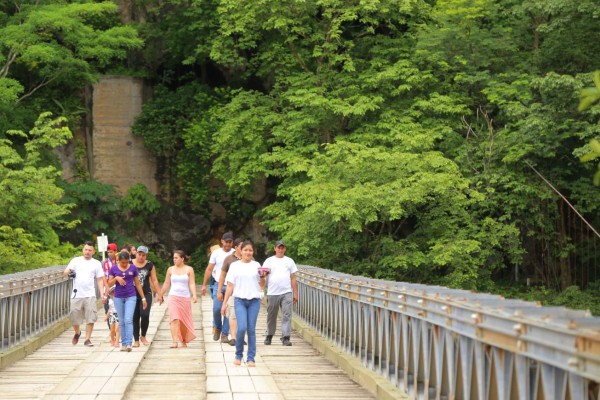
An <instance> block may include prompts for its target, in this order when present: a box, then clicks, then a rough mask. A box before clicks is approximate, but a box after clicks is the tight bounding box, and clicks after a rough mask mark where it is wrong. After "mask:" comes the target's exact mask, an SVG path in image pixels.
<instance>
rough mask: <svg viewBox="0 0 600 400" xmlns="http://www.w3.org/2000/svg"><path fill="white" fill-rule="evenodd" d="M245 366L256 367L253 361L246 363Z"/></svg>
mask: <svg viewBox="0 0 600 400" xmlns="http://www.w3.org/2000/svg"><path fill="white" fill-rule="evenodd" d="M246 365H247V366H248V367H256V363H255V362H254V361H248V362H247V363H246Z"/></svg>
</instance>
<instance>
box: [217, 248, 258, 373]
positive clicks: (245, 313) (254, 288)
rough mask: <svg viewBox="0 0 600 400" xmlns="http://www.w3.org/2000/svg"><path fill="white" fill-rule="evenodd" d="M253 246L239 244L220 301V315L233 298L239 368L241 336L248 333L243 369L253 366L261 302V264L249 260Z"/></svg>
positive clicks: (236, 352)
mask: <svg viewBox="0 0 600 400" xmlns="http://www.w3.org/2000/svg"><path fill="white" fill-rule="evenodd" d="M253 255H254V244H253V243H252V242H251V241H249V240H247V241H245V242H243V243H242V259H241V260H239V261H235V262H234V263H232V264H231V265H230V266H229V271H228V272H227V276H226V278H225V281H226V282H227V290H226V291H225V298H224V299H223V307H222V308H221V314H223V315H225V313H226V312H227V300H229V297H230V296H233V300H234V308H235V315H236V318H237V323H238V325H237V337H236V340H235V360H233V363H234V364H235V365H241V363H242V357H243V355H244V336H245V335H246V332H247V333H248V353H247V355H246V365H248V366H249V367H254V366H256V362H255V359H254V358H255V357H256V320H257V319H258V312H259V311H260V299H262V298H263V295H264V292H263V288H264V286H265V277H264V276H261V275H259V268H260V264H259V263H258V262H256V261H254V260H253V259H252V256H253Z"/></svg>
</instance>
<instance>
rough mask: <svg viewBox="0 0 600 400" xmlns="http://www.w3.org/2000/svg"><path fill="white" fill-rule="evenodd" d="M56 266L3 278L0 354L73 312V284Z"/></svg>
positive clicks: (0, 277)
mask: <svg viewBox="0 0 600 400" xmlns="http://www.w3.org/2000/svg"><path fill="white" fill-rule="evenodd" d="M64 268H65V266H55V267H47V268H41V269H36V270H32V271H25V272H19V273H15V274H10V275H1V276H0V339H1V340H0V352H4V351H6V350H8V349H10V348H12V347H14V346H16V345H18V344H20V343H23V342H24V341H25V340H27V339H28V338H30V337H31V336H33V335H35V334H37V333H39V332H40V331H42V330H43V329H45V328H47V327H49V326H51V325H52V324H54V323H55V322H57V321H58V320H60V319H62V318H64V317H65V316H67V315H68V313H69V298H70V294H71V291H72V285H73V284H72V281H71V280H69V279H68V278H67V277H65V276H64V275H63V271H64Z"/></svg>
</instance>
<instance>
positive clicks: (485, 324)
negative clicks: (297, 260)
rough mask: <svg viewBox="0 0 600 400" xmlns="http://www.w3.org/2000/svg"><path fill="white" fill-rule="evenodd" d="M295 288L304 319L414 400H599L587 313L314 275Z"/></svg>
mask: <svg viewBox="0 0 600 400" xmlns="http://www.w3.org/2000/svg"><path fill="white" fill-rule="evenodd" d="M297 278H298V282H299V288H300V289H299V291H300V301H299V302H298V304H297V306H296V309H295V311H297V313H298V315H299V316H300V317H301V318H302V319H304V320H305V321H306V323H308V324H309V325H311V326H312V327H313V328H314V329H316V330H317V331H319V332H320V333H321V334H322V335H323V336H325V337H327V338H328V339H329V340H331V341H332V342H334V343H335V344H336V345H337V346H339V347H341V348H343V349H344V350H345V351H346V352H347V353H349V354H351V355H353V356H355V357H357V358H359V359H360V360H361V362H362V363H363V365H364V366H365V367H368V368H370V369H372V370H373V371H376V372H378V373H380V374H381V375H383V376H385V377H387V378H388V379H389V380H390V381H391V382H392V383H393V384H394V385H396V386H397V387H399V388H400V389H402V390H404V391H406V392H407V393H409V394H410V395H411V396H413V397H415V398H449V399H452V398H464V399H490V398H494V399H496V398H498V399H512V398H518V399H540V398H541V399H563V398H565V399H566V398H571V399H588V398H598V391H599V390H600V389H599V381H600V318H597V317H592V316H591V315H590V313H589V312H587V311H581V310H571V309H567V308H564V307H542V306H541V305H540V304H539V303H536V302H529V301H522V300H514V299H505V298H503V297H502V296H498V295H492V294H485V293H472V292H470V291H466V290H458V289H449V288H446V287H440V286H427V285H421V284H411V283H402V282H391V281H384V280H377V279H369V278H365V277H359V276H353V275H348V274H343V273H339V272H335V271H330V270H324V269H320V268H316V267H310V266H299V272H298V274H297ZM588 396H591V397H588Z"/></svg>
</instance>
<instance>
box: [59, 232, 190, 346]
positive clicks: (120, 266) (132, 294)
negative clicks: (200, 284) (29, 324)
mask: <svg viewBox="0 0 600 400" xmlns="http://www.w3.org/2000/svg"><path fill="white" fill-rule="evenodd" d="M148 251H149V250H148V247H146V246H139V247H137V248H135V247H133V249H132V248H131V246H124V247H122V248H121V251H120V252H118V253H117V245H116V244H114V243H110V244H109V245H108V246H107V254H108V258H107V259H106V260H105V261H104V263H100V261H98V260H96V259H95V258H93V255H94V253H95V249H94V243H93V242H85V243H84V245H83V250H82V252H83V255H82V256H79V257H75V258H73V259H72V260H71V261H70V262H69V264H68V265H67V267H66V268H65V270H64V274H65V275H67V276H71V277H72V278H73V295H72V297H71V312H70V318H71V323H72V325H73V330H74V332H75V333H74V335H73V339H72V343H73V345H76V344H77V343H78V342H79V338H80V336H81V333H82V331H81V325H82V324H84V323H85V341H84V345H85V346H93V344H92V342H91V335H92V331H93V329H94V323H95V322H96V320H97V319H98V308H97V304H96V301H97V299H96V290H95V287H94V280H95V281H96V282H97V284H98V289H99V291H100V293H101V296H102V303H103V304H104V311H105V312H106V320H107V323H108V326H109V330H110V332H111V344H112V345H113V346H115V347H119V341H120V348H121V351H126V352H130V351H131V350H132V348H133V347H139V346H140V343H141V344H143V345H145V346H147V345H149V344H150V342H149V341H148V340H147V339H146V333H147V332H148V327H149V325H150V308H151V306H152V301H153V298H154V297H157V300H158V302H159V305H160V304H162V302H163V299H164V295H165V292H166V291H167V290H168V289H169V287H171V293H170V295H169V302H168V307H169V315H170V320H171V333H172V334H173V335H174V336H173V342H174V346H172V347H177V342H178V341H179V340H180V341H181V342H182V343H183V345H184V346H185V344H186V343H188V342H190V341H191V340H193V339H194V338H195V335H194V325H193V320H192V309H191V301H194V302H196V301H197V300H196V283H195V280H194V271H193V269H192V267H190V266H187V265H186V264H185V262H186V261H187V259H188V257H187V256H186V255H185V253H184V252H183V251H181V250H176V251H175V252H174V255H173V264H174V265H173V266H172V267H170V268H169V269H168V271H167V276H166V279H165V283H164V284H163V286H162V288H161V287H160V285H159V283H158V279H157V275H156V268H155V266H154V264H153V263H152V262H151V261H149V260H148V259H147V256H148ZM109 296H110V298H109ZM117 325H118V329H117ZM117 332H118V334H117ZM119 336H120V340H119Z"/></svg>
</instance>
